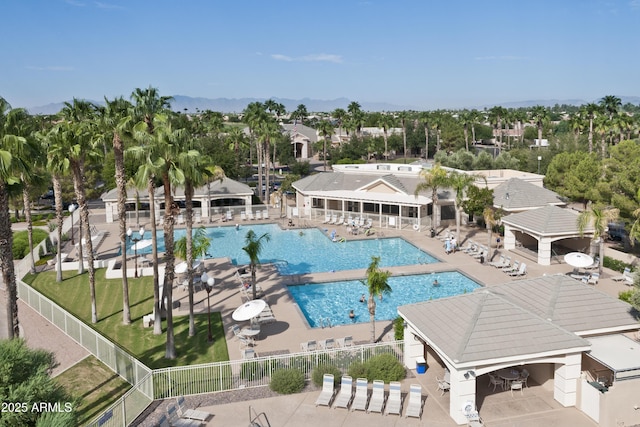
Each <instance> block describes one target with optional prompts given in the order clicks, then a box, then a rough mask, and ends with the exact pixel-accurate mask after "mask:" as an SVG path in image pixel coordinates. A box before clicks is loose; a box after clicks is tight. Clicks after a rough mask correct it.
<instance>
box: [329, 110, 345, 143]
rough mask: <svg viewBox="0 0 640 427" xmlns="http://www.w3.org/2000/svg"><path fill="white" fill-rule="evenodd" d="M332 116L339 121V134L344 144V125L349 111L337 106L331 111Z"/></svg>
mask: <svg viewBox="0 0 640 427" xmlns="http://www.w3.org/2000/svg"><path fill="white" fill-rule="evenodd" d="M331 117H333V118H334V119H336V120H337V121H338V135H340V143H341V144H342V125H343V124H344V119H345V118H346V117H347V112H346V111H345V110H344V109H343V108H336V109H335V110H333V112H332V113H331Z"/></svg>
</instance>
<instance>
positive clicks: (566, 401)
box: [553, 353, 582, 406]
mask: <svg viewBox="0 0 640 427" xmlns="http://www.w3.org/2000/svg"><path fill="white" fill-rule="evenodd" d="M581 363H582V355H581V354H580V353H574V354H567V355H566V356H565V363H564V364H559V363H556V364H555V375H554V377H553V398H554V399H556V400H557V401H558V402H560V404H561V405H562V406H575V405H576V401H577V394H576V391H577V389H578V380H579V379H580V371H581V369H582V364H581Z"/></svg>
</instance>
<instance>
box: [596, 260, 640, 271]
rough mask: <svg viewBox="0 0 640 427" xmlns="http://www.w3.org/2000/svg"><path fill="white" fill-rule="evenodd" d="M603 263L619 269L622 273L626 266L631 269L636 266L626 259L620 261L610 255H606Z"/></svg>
mask: <svg viewBox="0 0 640 427" xmlns="http://www.w3.org/2000/svg"><path fill="white" fill-rule="evenodd" d="M603 265H604V266H605V267H607V268H610V269H612V270H615V271H619V272H620V273H622V272H623V271H624V269H625V268H630V269H631V271H634V270H635V267H634V266H632V265H631V264H627V263H626V262H624V261H619V260H617V259H614V258H611V257H608V256H605V257H604V261H603Z"/></svg>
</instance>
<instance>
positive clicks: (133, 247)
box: [129, 239, 153, 251]
mask: <svg viewBox="0 0 640 427" xmlns="http://www.w3.org/2000/svg"><path fill="white" fill-rule="evenodd" d="M152 244H153V242H152V241H151V240H149V239H144V240H140V241H139V242H136V243H135V244H133V245H131V247H130V248H129V250H131V251H139V250H141V249H144V248H148V247H149V246H151V245H152Z"/></svg>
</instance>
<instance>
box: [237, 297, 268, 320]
mask: <svg viewBox="0 0 640 427" xmlns="http://www.w3.org/2000/svg"><path fill="white" fill-rule="evenodd" d="M266 306H267V303H266V302H264V301H263V300H261V299H254V300H253V301H249V302H247V303H244V304H242V305H241V306H240V307H238V308H236V309H235V310H234V312H233V314H231V317H232V318H233V320H236V321H238V322H242V321H244V320H251V319H253V318H254V317H256V316H257V315H258V314H260V313H261V312H262V310H264V308H265V307H266Z"/></svg>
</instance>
